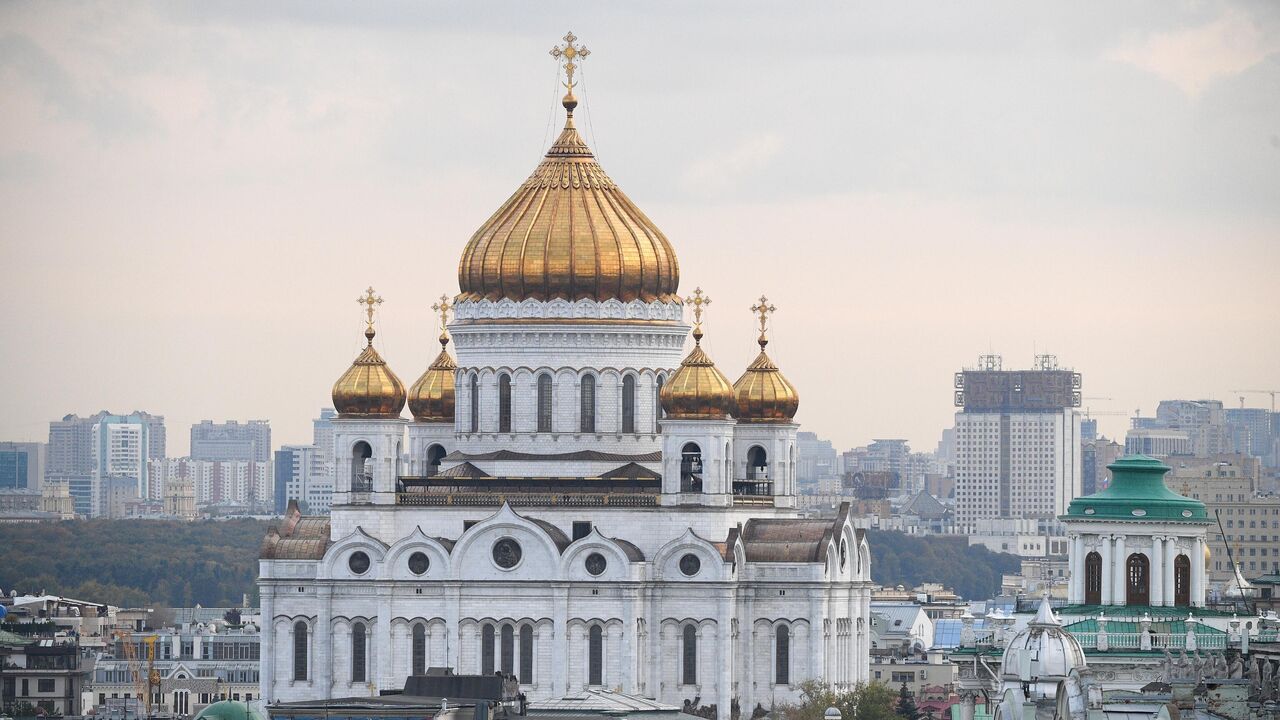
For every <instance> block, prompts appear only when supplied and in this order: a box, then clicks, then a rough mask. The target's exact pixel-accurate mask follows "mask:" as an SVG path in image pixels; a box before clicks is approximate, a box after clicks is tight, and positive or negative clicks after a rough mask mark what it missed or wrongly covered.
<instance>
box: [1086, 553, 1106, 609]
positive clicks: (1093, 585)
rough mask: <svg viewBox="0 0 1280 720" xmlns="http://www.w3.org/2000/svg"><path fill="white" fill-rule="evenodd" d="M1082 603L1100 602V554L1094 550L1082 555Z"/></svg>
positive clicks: (1097, 603) (1093, 603) (1095, 603)
mask: <svg viewBox="0 0 1280 720" xmlns="http://www.w3.org/2000/svg"><path fill="white" fill-rule="evenodd" d="M1084 604H1085V605H1101V604H1102V556H1101V555H1099V554H1098V553H1096V552H1091V553H1089V554H1088V555H1085V556H1084Z"/></svg>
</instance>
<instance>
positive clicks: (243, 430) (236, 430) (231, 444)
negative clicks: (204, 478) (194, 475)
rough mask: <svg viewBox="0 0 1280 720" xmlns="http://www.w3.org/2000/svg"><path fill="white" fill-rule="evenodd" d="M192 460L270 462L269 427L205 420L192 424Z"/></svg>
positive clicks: (259, 423) (254, 422) (263, 423)
mask: <svg viewBox="0 0 1280 720" xmlns="http://www.w3.org/2000/svg"><path fill="white" fill-rule="evenodd" d="M191 458H192V459H194V460H240V461H246V462H259V463H265V462H269V461H270V460H271V426H270V425H269V424H268V423H267V421H266V420H250V421H249V422H246V423H244V424H241V423H239V422H236V421H235V420H229V421H227V422H225V423H215V422H213V421H212V420H205V421H203V422H201V423H200V424H199V425H192V426H191Z"/></svg>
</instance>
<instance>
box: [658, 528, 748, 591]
mask: <svg viewBox="0 0 1280 720" xmlns="http://www.w3.org/2000/svg"><path fill="white" fill-rule="evenodd" d="M686 553H692V554H694V555H695V556H697V558H698V560H699V562H700V564H701V567H700V568H699V570H698V573H697V574H696V575H694V576H692V577H690V576H687V575H685V574H684V573H683V572H681V571H680V567H679V563H680V558H682V557H684V555H685V554H686ZM653 566H654V575H655V579H658V580H667V581H677V582H688V581H694V582H715V581H719V580H724V579H727V577H728V575H729V572H728V570H727V569H726V568H725V562H724V557H723V556H721V555H720V551H719V550H718V549H716V547H715V546H714V545H712V544H711V543H710V542H709V541H707V540H704V539H702V538H700V537H698V535H697V534H696V533H694V532H693V529H692V528H686V529H685V531H684V534H683V535H681V536H680V537H678V538H676V539H674V540H671V541H668V542H667V544H665V545H663V546H662V548H661V549H660V550H658V552H657V553H656V554H655V555H654V558H653Z"/></svg>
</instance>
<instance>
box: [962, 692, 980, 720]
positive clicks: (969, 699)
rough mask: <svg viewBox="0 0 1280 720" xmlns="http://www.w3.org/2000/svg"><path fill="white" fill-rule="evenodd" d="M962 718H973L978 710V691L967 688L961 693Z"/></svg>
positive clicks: (968, 719) (971, 719)
mask: <svg viewBox="0 0 1280 720" xmlns="http://www.w3.org/2000/svg"><path fill="white" fill-rule="evenodd" d="M960 698H961V699H960V720H973V716H974V714H975V713H976V712H977V702H976V693H974V692H973V691H972V690H965V691H964V692H963V693H961V695H960Z"/></svg>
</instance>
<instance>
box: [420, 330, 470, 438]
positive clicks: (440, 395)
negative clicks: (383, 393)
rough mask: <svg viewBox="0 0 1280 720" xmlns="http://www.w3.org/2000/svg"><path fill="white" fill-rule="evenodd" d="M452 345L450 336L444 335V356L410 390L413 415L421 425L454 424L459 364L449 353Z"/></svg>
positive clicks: (433, 363) (441, 347) (441, 337)
mask: <svg viewBox="0 0 1280 720" xmlns="http://www.w3.org/2000/svg"><path fill="white" fill-rule="evenodd" d="M448 344H449V336H448V335H442V336H440V354H439V355H437V356H436V359H435V361H434V362H432V363H431V366H430V367H428V368H427V370H426V372H424V373H422V377H420V378H418V381H417V382H415V383H414V384H413V387H411V388H409V412H411V413H413V419H414V420H417V421H418V422H453V409H454V402H455V396H454V379H455V376H456V374H457V370H458V363H456V362H454V360H453V356H451V355H450V354H449V350H448V347H447V346H448Z"/></svg>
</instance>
